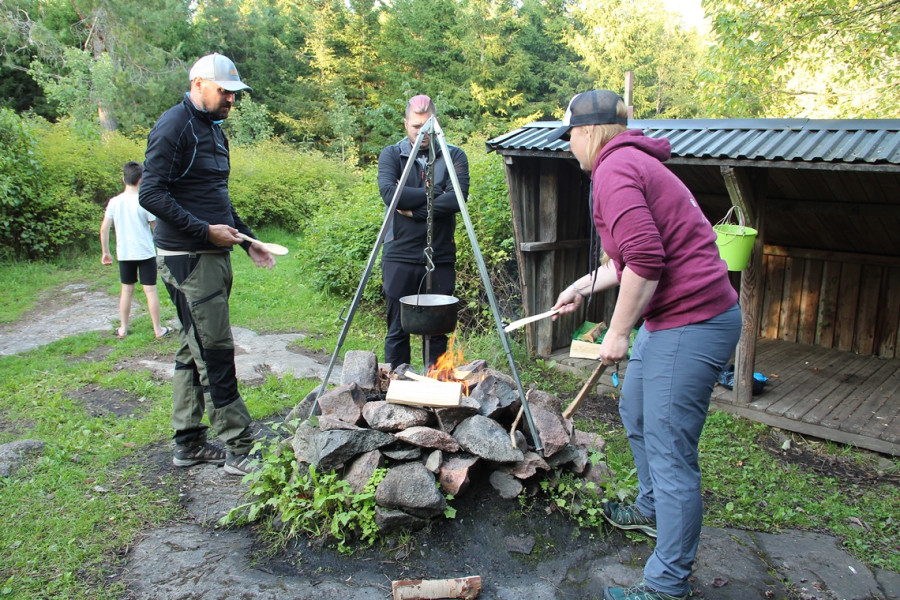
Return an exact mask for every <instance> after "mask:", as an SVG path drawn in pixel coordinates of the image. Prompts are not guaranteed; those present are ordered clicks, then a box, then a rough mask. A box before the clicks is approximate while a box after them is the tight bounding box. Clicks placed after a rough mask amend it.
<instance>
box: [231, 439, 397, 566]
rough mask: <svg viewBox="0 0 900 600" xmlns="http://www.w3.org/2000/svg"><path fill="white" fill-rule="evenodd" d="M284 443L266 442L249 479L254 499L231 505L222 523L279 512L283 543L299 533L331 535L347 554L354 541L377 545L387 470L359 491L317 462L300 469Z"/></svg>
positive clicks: (241, 520)
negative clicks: (379, 491)
mask: <svg viewBox="0 0 900 600" xmlns="http://www.w3.org/2000/svg"><path fill="white" fill-rule="evenodd" d="M286 448H289V446H286V445H285V444H283V443H281V442H280V441H278V440H274V441H270V442H268V448H267V449H265V450H264V451H263V459H262V466H261V468H260V469H259V470H258V471H256V472H254V473H250V474H249V475H247V476H246V478H245V481H247V482H249V483H250V491H249V493H250V495H251V496H255V497H256V498H255V499H254V500H253V501H251V502H248V503H245V504H242V505H240V506H237V507H235V508H233V509H232V510H231V511H229V512H228V514H227V515H225V516H224V517H222V518H221V519H220V520H219V524H220V525H230V524H237V523H247V522H254V521H258V520H260V519H262V518H263V517H272V518H274V517H278V518H279V519H280V521H281V526H280V529H279V531H278V532H277V536H278V537H279V539H280V540H281V543H282V544H284V543H287V542H288V541H290V540H292V539H295V538H297V537H299V536H300V535H309V536H312V537H327V538H330V539H331V540H333V541H334V542H336V544H337V549H338V551H339V552H341V553H344V554H352V552H353V549H352V547H351V546H350V543H351V542H352V541H353V540H360V541H362V542H365V543H367V544H369V545H371V544H373V543H374V542H375V540H376V537H377V534H378V527H377V525H376V524H375V489H376V488H377V487H378V484H379V483H380V482H381V480H382V479H384V475H385V473H386V472H387V471H386V470H385V469H376V470H375V472H374V473H373V474H372V477H371V479H370V480H369V482H368V483H367V484H366V486H365V488H364V489H363V491H362V492H360V493H358V494H357V493H354V492H353V490H352V488H351V487H350V484H349V483H347V481H345V480H343V479H341V478H340V477H339V476H338V474H337V473H336V472H334V471H330V472H328V473H319V472H317V471H316V469H315V467H314V466H313V465H309V467H308V468H307V469H306V470H305V471H301V470H299V469H298V468H297V466H298V463H297V461H296V459H295V458H294V455H293V453H292V452H290V451H288V450H286Z"/></svg>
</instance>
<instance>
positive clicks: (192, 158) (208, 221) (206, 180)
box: [140, 54, 275, 475]
mask: <svg viewBox="0 0 900 600" xmlns="http://www.w3.org/2000/svg"><path fill="white" fill-rule="evenodd" d="M190 86H191V87H190V91H189V92H188V93H187V94H185V97H184V101H183V102H181V103H180V104H178V105H176V106H174V107H173V108H170V109H169V110H168V111H166V112H165V113H163V115H162V116H161V117H160V118H159V120H158V121H157V122H156V125H154V126H153V129H152V130H151V131H150V135H149V137H148V140H147V152H146V156H145V159H144V174H143V180H142V182H141V189H140V204H141V206H143V207H144V208H145V209H147V210H148V211H149V212H151V213H153V214H154V215H156V218H157V226H156V231H155V233H154V241H155V242H156V247H157V267H158V268H159V272H160V276H161V278H162V280H163V282H164V283H165V285H166V289H167V290H168V292H169V296H170V297H171V298H172V302H173V303H174V304H175V309H176V311H177V312H178V319H179V320H180V321H181V332H180V336H179V341H180V346H179V348H178V352H177V353H176V354H175V374H174V378H173V387H174V394H173V410H172V427H173V428H174V429H175V436H174V437H175V456H174V457H173V459H172V462H173V463H174V464H175V465H176V466H178V467H189V466H191V465H195V464H197V463H200V462H208V463H213V464H223V463H224V465H225V471H226V472H227V473H230V474H232V475H245V474H246V473H248V472H250V471H251V470H253V469H254V468H255V467H254V464H253V462H252V460H251V459H250V457H249V452H250V449H251V446H252V445H253V436H252V434H251V431H250V422H251V418H250V413H249V412H248V411H247V406H246V405H245V404H244V399H243V398H242V397H241V395H240V393H239V392H238V389H237V374H236V371H235V365H234V338H233V337H232V334H231V322H230V319H229V313H228V298H229V295H230V294H231V284H232V272H231V250H232V247H233V246H235V245H237V244H240V245H241V246H242V247H243V248H244V250H245V251H247V253H248V254H249V255H250V258H251V259H252V260H253V262H254V263H255V264H256V265H257V266H260V267H266V268H272V266H273V265H274V264H275V259H274V258H273V257H272V255H271V254H269V252H268V250H266V249H265V247H263V246H262V245H261V244H255V243H254V244H251V243H250V242H246V241H243V240H242V239H241V238H240V237H238V235H237V234H238V233H239V232H240V233H244V234H247V235H249V236H251V237H255V236H253V232H252V231H251V230H250V228H249V227H248V226H247V225H246V224H244V222H243V221H242V220H241V219H240V217H239V216H238V214H237V212H236V211H235V210H234V206H232V204H231V197H230V196H229V194H228V175H229V173H230V171H231V164H230V160H229V153H228V140H227V139H226V138H225V134H224V133H223V132H222V128H221V127H220V124H221V123H222V121H223V120H224V119H226V118H227V117H228V113H229V112H230V111H231V107H232V106H233V105H234V100H235V97H234V96H235V92H238V91H240V90H244V89H249V87H248V86H247V85H245V84H244V83H243V82H242V81H241V79H240V75H238V72H237V68H235V66H234V63H233V62H231V60H230V59H229V58H227V57H225V56H222V55H221V54H209V55H207V56H204V57H203V58H201V59H199V60H198V61H197V62H196V63H194V66H193V67H192V68H191V71H190ZM204 408H205V409H206V412H207V413H208V416H209V423H210V425H211V426H212V428H213V429H214V430H215V432H216V434H217V435H218V437H219V438H220V439H221V440H222V441H223V442H224V443H225V447H226V448H225V449H222V448H220V447H219V446H216V445H213V444H211V443H209V442H207V440H206V430H207V426H206V425H204V424H202V423H201V420H202V419H203V414H204Z"/></svg>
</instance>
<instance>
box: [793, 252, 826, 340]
mask: <svg viewBox="0 0 900 600" xmlns="http://www.w3.org/2000/svg"><path fill="white" fill-rule="evenodd" d="M823 269H824V263H823V262H822V261H821V260H807V261H806V268H805V269H804V270H803V292H802V295H801V299H800V325H799V329H798V331H797V341H798V342H800V343H801V344H815V343H816V321H817V319H818V316H819V296H820V293H821V291H822V271H823Z"/></svg>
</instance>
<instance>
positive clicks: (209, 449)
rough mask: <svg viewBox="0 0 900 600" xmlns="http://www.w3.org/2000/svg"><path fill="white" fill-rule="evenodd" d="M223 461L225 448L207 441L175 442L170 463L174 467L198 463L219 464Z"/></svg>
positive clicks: (190, 465)
mask: <svg viewBox="0 0 900 600" xmlns="http://www.w3.org/2000/svg"><path fill="white" fill-rule="evenodd" d="M224 462H225V450H224V449H223V448H219V447H218V446H215V445H213V444H210V443H209V442H198V443H195V444H175V455H174V456H173V457H172V464H174V465H175V466H176V467H192V466H194V465H196V464H198V463H210V464H214V465H221V464H222V463H224Z"/></svg>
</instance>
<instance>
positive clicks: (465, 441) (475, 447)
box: [453, 415, 525, 463]
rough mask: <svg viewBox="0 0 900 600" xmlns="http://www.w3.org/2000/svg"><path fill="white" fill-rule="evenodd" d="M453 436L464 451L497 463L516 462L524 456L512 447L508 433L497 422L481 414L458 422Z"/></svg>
mask: <svg viewBox="0 0 900 600" xmlns="http://www.w3.org/2000/svg"><path fill="white" fill-rule="evenodd" d="M453 437H454V438H456V441H457V442H459V445H460V447H461V448H462V449H464V450H465V451H466V452H469V453H471V454H474V455H475V456H480V457H481V458H483V459H485V460H490V461H493V462H498V463H508V462H518V461H520V460H522V459H523V458H525V456H524V455H523V454H522V451H521V450H519V449H518V448H515V447H513V445H512V442H511V441H510V438H509V434H508V433H507V432H506V430H505V429H503V427H501V426H500V424H499V423H497V422H496V421H494V420H493V419H489V418H487V417H484V416H482V415H474V416H471V417H469V418H468V419H466V420H465V421H463V422H462V423H460V424H459V425H458V426H457V427H456V429H455V430H454V431H453Z"/></svg>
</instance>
